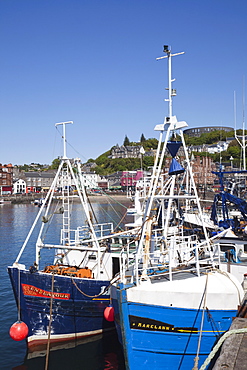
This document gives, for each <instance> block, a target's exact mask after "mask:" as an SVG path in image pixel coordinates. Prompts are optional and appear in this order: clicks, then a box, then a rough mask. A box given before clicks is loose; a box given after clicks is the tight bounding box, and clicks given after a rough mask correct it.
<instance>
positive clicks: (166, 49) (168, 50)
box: [156, 45, 185, 118]
mask: <svg viewBox="0 0 247 370" xmlns="http://www.w3.org/2000/svg"><path fill="white" fill-rule="evenodd" d="M163 51H164V53H166V56H164V57H159V58H156V60H160V59H164V58H168V99H165V101H167V102H169V114H168V117H169V118H171V117H172V97H173V96H176V90H174V89H172V82H174V81H175V78H174V79H172V61H171V57H175V56H176V55H181V54H184V53H185V52H184V51H182V52H181V53H175V54H172V53H171V48H169V46H168V45H164V49H163Z"/></svg>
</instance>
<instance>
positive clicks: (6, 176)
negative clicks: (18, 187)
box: [0, 163, 13, 195]
mask: <svg viewBox="0 0 247 370" xmlns="http://www.w3.org/2000/svg"><path fill="white" fill-rule="evenodd" d="M12 188H13V166H12V164H11V163H9V164H4V165H2V164H1V163H0V195H7V194H11V193H12Z"/></svg>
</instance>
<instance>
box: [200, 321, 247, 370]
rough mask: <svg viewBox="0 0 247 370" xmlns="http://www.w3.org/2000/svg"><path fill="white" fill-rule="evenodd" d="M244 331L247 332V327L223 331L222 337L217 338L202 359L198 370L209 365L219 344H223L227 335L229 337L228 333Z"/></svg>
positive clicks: (242, 332)
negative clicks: (210, 349) (205, 356)
mask: <svg viewBox="0 0 247 370" xmlns="http://www.w3.org/2000/svg"><path fill="white" fill-rule="evenodd" d="M244 333H247V328H242V329H234V330H229V331H227V332H226V333H224V334H223V335H222V337H221V338H220V339H219V341H218V342H217V344H216V345H215V346H214V348H213V349H212V351H211V352H210V354H209V355H208V357H207V358H206V360H205V361H204V363H203V364H202V366H201V367H200V370H205V369H206V367H207V366H208V365H209V363H210V361H211V360H212V359H213V358H214V356H215V355H216V353H217V352H218V350H219V348H220V347H221V345H222V344H223V342H224V341H225V340H226V339H227V338H228V337H230V335H232V334H244Z"/></svg>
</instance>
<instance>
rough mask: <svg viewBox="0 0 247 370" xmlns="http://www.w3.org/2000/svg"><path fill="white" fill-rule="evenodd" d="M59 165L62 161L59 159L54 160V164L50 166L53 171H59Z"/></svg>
mask: <svg viewBox="0 0 247 370" xmlns="http://www.w3.org/2000/svg"><path fill="white" fill-rule="evenodd" d="M59 164H60V159H59V158H55V159H53V161H52V164H51V166H50V169H51V170H57V169H58V167H59Z"/></svg>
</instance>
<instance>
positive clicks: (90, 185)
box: [82, 173, 100, 189]
mask: <svg viewBox="0 0 247 370" xmlns="http://www.w3.org/2000/svg"><path fill="white" fill-rule="evenodd" d="M99 179H100V177H99V175H97V174H96V173H82V185H84V186H85V187H86V188H87V189H96V188H97V187H98V181H99Z"/></svg>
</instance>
